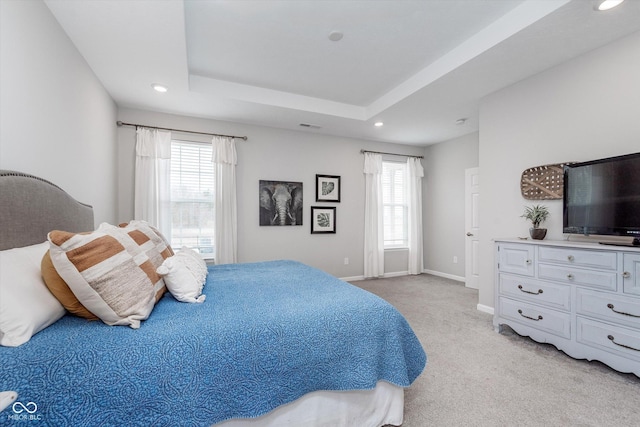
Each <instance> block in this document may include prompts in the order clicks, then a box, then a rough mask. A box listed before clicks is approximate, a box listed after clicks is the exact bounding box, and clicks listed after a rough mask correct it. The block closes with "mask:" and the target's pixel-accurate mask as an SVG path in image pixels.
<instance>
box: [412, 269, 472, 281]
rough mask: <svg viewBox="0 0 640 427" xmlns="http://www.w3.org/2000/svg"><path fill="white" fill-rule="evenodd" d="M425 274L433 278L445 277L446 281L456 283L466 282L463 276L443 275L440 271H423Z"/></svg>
mask: <svg viewBox="0 0 640 427" xmlns="http://www.w3.org/2000/svg"><path fill="white" fill-rule="evenodd" d="M422 272H423V273H426V274H431V275H433V276H438V277H444V278H445V279H451V280H455V281H456V282H462V283H464V282H465V281H466V280H465V278H464V277H461V276H455V275H453V274H448V273H441V272H439V271H433V270H426V269H425V270H422Z"/></svg>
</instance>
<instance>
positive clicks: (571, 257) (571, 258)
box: [567, 255, 575, 261]
mask: <svg viewBox="0 0 640 427" xmlns="http://www.w3.org/2000/svg"><path fill="white" fill-rule="evenodd" d="M567 259H568V260H569V261H573V260H574V259H575V258H574V257H573V255H569V256H568V257H567Z"/></svg>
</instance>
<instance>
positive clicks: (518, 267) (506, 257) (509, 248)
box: [498, 243, 535, 276]
mask: <svg viewBox="0 0 640 427" xmlns="http://www.w3.org/2000/svg"><path fill="white" fill-rule="evenodd" d="M534 256H535V248H534V247H533V246H532V245H521V244H513V243H501V244H500V245H498V269H499V270H500V271H501V272H503V273H515V274H522V275H523V276H533V275H534V273H535V271H534V268H533V266H534Z"/></svg>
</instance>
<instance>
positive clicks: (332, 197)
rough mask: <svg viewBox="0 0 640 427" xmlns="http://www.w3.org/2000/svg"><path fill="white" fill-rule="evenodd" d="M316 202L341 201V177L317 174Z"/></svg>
mask: <svg viewBox="0 0 640 427" xmlns="http://www.w3.org/2000/svg"><path fill="white" fill-rule="evenodd" d="M316 202H336V203H337V202H340V177H339V176H335V175H316Z"/></svg>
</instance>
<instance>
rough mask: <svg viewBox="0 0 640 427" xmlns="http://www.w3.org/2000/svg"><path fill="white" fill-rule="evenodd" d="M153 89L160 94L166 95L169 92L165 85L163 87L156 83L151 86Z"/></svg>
mask: <svg viewBox="0 0 640 427" xmlns="http://www.w3.org/2000/svg"><path fill="white" fill-rule="evenodd" d="M151 87H152V88H153V90H155V91H156V92H160V93H165V92H166V91H168V90H169V89H167V87H166V86H165V85H161V84H159V83H154V84H152V85H151Z"/></svg>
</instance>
